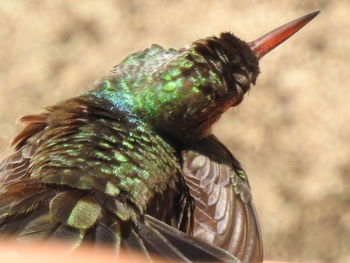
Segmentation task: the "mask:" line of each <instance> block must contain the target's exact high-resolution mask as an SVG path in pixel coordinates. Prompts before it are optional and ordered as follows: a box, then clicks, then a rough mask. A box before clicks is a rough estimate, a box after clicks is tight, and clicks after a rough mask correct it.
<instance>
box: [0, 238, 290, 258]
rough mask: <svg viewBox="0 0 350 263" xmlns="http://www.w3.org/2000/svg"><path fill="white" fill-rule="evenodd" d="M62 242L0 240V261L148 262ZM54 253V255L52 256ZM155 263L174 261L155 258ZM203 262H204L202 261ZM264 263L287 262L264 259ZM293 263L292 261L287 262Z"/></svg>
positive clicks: (129, 254) (137, 256)
mask: <svg viewBox="0 0 350 263" xmlns="http://www.w3.org/2000/svg"><path fill="white" fill-rule="evenodd" d="M67 249H68V250H69V248H67V247H66V246H65V245H64V244H61V243H56V244H51V245H47V244H46V245H45V244H40V243H16V242H9V241H8V240H6V241H4V240H2V241H0V262H11V263H48V262H49V263H62V262H64V263H109V262H118V263H148V262H149V261H148V260H147V259H145V257H144V256H141V255H139V254H137V253H125V252H122V253H121V255H120V256H116V254H115V253H114V252H113V251H112V250H110V249H105V248H96V247H91V246H85V247H82V248H80V249H78V250H76V251H75V252H74V253H68V252H67ZM52 255H55V256H52ZM153 259H154V258H153ZM156 262H157V263H176V262H175V261H170V260H165V259H160V258H157V261H156ZM203 263H204V262H203ZM264 263H288V262H282V261H281V262H280V261H278V262H277V261H264ZM289 263H293V262H289Z"/></svg>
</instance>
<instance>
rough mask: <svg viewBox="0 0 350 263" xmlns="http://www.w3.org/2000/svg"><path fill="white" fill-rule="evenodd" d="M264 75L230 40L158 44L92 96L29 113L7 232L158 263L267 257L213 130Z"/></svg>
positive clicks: (2, 188)
mask: <svg viewBox="0 0 350 263" xmlns="http://www.w3.org/2000/svg"><path fill="white" fill-rule="evenodd" d="M258 73H259V67H258V56H257V55H256V54H255V53H254V52H253V51H252V49H251V47H250V46H249V44H247V43H246V42H243V41H241V40H240V39H238V38H237V37H235V36H234V35H232V34H231V33H223V34H221V35H220V36H219V37H210V38H206V39H202V40H198V41H196V42H194V43H193V44H192V46H191V47H189V48H186V49H180V50H175V49H164V48H162V47H160V46H158V45H152V46H151V47H150V48H148V49H146V50H144V51H141V52H137V53H135V54H132V55H130V56H128V57H127V58H126V59H125V60H123V61H122V62H121V63H120V64H119V65H117V66H116V67H115V68H114V69H113V70H112V71H111V72H110V73H108V74H107V75H106V76H104V77H102V78H101V79H99V80H98V81H96V82H95V83H94V84H93V87H92V89H91V90H89V91H87V92H86V93H84V94H82V95H80V96H78V97H76V98H72V99H69V100H67V101H65V102H63V103H60V104H57V105H55V106H52V107H48V108H47V112H45V113H43V114H39V115H29V116H25V117H22V118H21V121H22V123H24V125H25V127H24V129H23V130H22V132H20V133H19V134H18V135H17V136H16V137H15V138H14V140H13V145H14V147H15V152H14V154H13V155H11V156H10V157H8V158H7V159H5V160H4V161H3V162H2V164H1V167H0V234H2V235H4V234H8V235H12V236H15V237H16V238H17V239H19V240H21V239H35V240H41V241H45V240H46V241H50V240H55V239H63V240H65V241H66V242H68V243H70V244H71V247H72V249H73V248H77V247H79V246H80V245H81V244H83V243H86V242H90V243H94V244H95V245H99V244H105V245H109V246H111V247H113V249H115V250H117V251H119V250H120V249H121V248H124V249H125V250H129V249H139V250H140V251H143V252H144V253H145V257H146V258H147V259H149V260H150V261H151V260H152V256H151V255H152V254H153V253H156V254H159V255H162V256H166V257H169V258H172V259H176V260H181V261H185V262H192V261H193V262H195V261H225V262H239V260H241V261H242V262H261V261H262V254H263V253H262V241H261V234H260V230H259V224H258V220H257V216H256V213H255V210H254V205H253V203H252V198H251V193H250V186H249V182H248V179H247V176H246V174H245V172H244V171H243V169H242V168H241V166H240V164H239V162H238V161H237V160H236V159H235V158H234V157H233V155H232V154H231V153H230V152H229V151H228V150H227V149H226V147H225V146H224V145H223V144H222V143H221V142H220V141H218V139H217V138H215V137H214V136H213V135H212V134H211V128H212V125H213V124H214V123H215V122H216V121H217V120H218V119H219V118H220V116H221V115H222V114H223V112H225V111H226V110H227V109H228V108H230V107H231V106H235V105H237V104H239V103H240V102H241V101H242V99H243V96H244V94H245V93H246V92H247V91H248V89H249V87H250V84H254V83H255V81H256V78H257V75H258ZM233 255H234V256H233Z"/></svg>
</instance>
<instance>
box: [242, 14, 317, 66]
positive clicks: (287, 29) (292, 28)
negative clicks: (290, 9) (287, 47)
mask: <svg viewBox="0 0 350 263" xmlns="http://www.w3.org/2000/svg"><path fill="white" fill-rule="evenodd" d="M318 13H320V11H315V12H312V13H309V14H307V15H305V16H302V17H300V18H297V19H295V20H293V21H290V22H289V23H287V24H285V25H283V26H280V27H279V28H276V29H275V30H272V31H271V32H269V33H267V34H266V35H264V36H262V37H259V38H258V39H256V40H254V41H251V42H249V43H248V44H249V46H250V48H251V49H252V50H253V51H254V52H255V54H256V56H257V57H258V59H261V58H262V57H263V56H264V55H265V54H266V53H268V52H269V51H271V50H272V49H274V48H275V47H277V46H278V45H279V44H281V43H282V42H284V41H285V40H286V39H288V38H289V37H291V36H292V35H294V33H296V32H297V31H299V29H301V28H302V27H303V26H305V25H306V24H307V23H309V22H310V21H311V20H312V19H313V18H314V17H315V16H317V15H318Z"/></svg>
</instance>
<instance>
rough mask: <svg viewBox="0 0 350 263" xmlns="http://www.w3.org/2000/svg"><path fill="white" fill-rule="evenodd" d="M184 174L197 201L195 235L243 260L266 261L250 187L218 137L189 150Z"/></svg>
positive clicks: (186, 151) (210, 138) (193, 146)
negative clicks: (263, 259) (263, 258)
mask: <svg viewBox="0 0 350 263" xmlns="http://www.w3.org/2000/svg"><path fill="white" fill-rule="evenodd" d="M182 157H183V174H184V177H185V181H186V184H187V186H188V188H189V190H190V194H191V196H192V197H193V198H194V200H195V209H194V228H193V235H194V237H197V238H199V239H201V240H203V241H206V242H208V243H211V244H215V245H216V246H218V247H221V248H222V249H225V250H227V251H229V252H230V253H232V254H233V255H235V256H236V257H237V258H239V259H240V260H241V261H242V262H262V257H263V251H262V240H261V234H260V228H259V224H258V218H257V215H256V212H255V208H254V205H253V201H252V196H251V191H250V186H249V183H248V180H247V177H246V174H245V173H244V171H243V169H242V168H241V167H240V165H239V163H238V161H237V160H236V159H235V158H234V157H233V156H232V154H231V153H230V152H229V150H228V149H227V148H226V147H225V146H223V144H222V143H221V142H219V141H218V139H217V138H215V137H214V136H210V137H209V138H206V139H204V140H202V141H200V142H198V143H196V144H194V145H192V146H191V147H189V148H188V149H186V150H185V151H183V152H182Z"/></svg>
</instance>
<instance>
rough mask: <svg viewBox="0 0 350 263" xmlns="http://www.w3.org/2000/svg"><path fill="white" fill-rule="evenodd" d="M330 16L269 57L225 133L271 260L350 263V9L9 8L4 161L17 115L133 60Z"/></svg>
mask: <svg viewBox="0 0 350 263" xmlns="http://www.w3.org/2000/svg"><path fill="white" fill-rule="evenodd" d="M318 9H319V10H321V11H322V12H321V14H320V15H319V16H318V17H316V18H315V19H314V21H312V22H311V23H310V24H309V25H307V26H306V27H305V28H304V29H302V30H301V31H300V32H299V33H297V35H295V36H294V37H293V38H291V39H290V40H288V41H287V42H286V43H285V44H283V45H282V46H281V47H279V48H277V49H276V50H274V51H273V52H272V53H271V54H268V55H267V56H266V57H264V58H263V59H262V61H261V64H260V66H261V75H260V77H259V79H258V81H257V85H256V87H253V88H252V90H251V91H250V93H249V94H248V95H247V96H246V98H245V100H244V101H243V103H242V104H241V105H240V106H239V107H238V108H236V109H234V110H231V111H230V112H229V113H227V114H226V115H225V117H224V118H223V120H221V121H220V123H219V124H218V125H217V127H216V129H215V133H216V134H217V135H218V136H219V137H220V138H221V139H222V140H223V141H224V142H225V143H226V144H227V145H228V146H229V147H230V149H231V150H232V152H233V153H234V154H235V155H236V156H237V158H238V159H239V160H240V161H241V162H242V164H243V166H244V167H245V169H246V170H247V172H248V174H249V176H250V181H251V184H252V188H253V191H254V193H253V194H254V198H255V201H256V206H257V210H258V213H259V216H260V219H261V226H262V232H263V239H264V242H265V254H266V258H269V259H283V260H293V261H299V260H301V261H314V260H323V261H328V262H334V261H338V262H350V252H349V243H350V209H349V204H350V189H349V185H350V176H349V174H350V161H349V158H348V156H350V144H349V141H350V114H349V113H350V103H349V102H348V98H349V96H350V80H349V78H350V74H349V69H350V41H349V40H348V37H349V28H350V11H349V10H350V2H349V1H348V0H338V1H325V0H319V1H311V0H305V1H302V0H300V1H292V0H290V1H287V0H284V1H261V0H259V1H258V0H249V1H229V0H222V1H211V0H181V1H180V0H179V1H170V0H168V1H165V0H163V1H161V0H157V1H156V0H153V1H131V0H124V1H121V0H120V1H113V0H106V1H93V0H85V1H57V0H54V1H40V0H38V1H35V0H31V1H29V0H27V1H26V0H22V1H20V0H1V1H0V40H1V42H0V47H1V49H0V92H1V96H0V105H1V106H0V107H1V110H0V147H1V149H2V151H1V154H0V156H1V157H2V158H3V157H5V155H7V154H8V153H9V152H10V151H9V150H8V148H7V147H8V142H9V140H10V138H11V137H12V136H13V135H14V134H15V133H16V132H17V131H18V130H19V129H20V127H19V126H18V125H15V119H16V118H18V117H19V116H20V115H23V114H28V113H35V112H39V110H40V108H41V107H43V106H45V105H50V104H54V103H57V102H58V101H61V100H64V99H67V98H69V97H72V96H74V95H78V94H79V93H81V92H83V91H85V90H87V88H88V85H89V84H90V83H92V82H93V81H94V80H95V79H96V78H98V77H99V76H101V75H103V74H104V73H105V72H106V71H107V70H109V69H110V68H111V67H112V66H113V65H114V64H117V63H119V61H120V60H121V59H123V58H124V57H125V56H126V55H128V54H130V53H131V52H134V51H137V50H141V49H144V48H146V47H148V46H150V44H151V43H158V44H161V45H163V46H166V47H175V48H179V47H182V46H184V45H185V44H189V43H191V42H192V41H193V40H196V39H198V38H202V37H206V36H210V35H213V34H219V33H220V32H222V31H232V32H234V33H235V34H236V35H237V36H239V37H241V38H242V39H246V40H252V39H254V38H256V37H258V36H260V35H261V34H264V33H266V32H267V31H269V30H271V29H273V28H274V27H276V26H279V25H281V24H283V23H285V22H288V21H289V20H291V19H294V18H297V17H299V16H301V15H304V14H305V13H308V12H310V11H313V10H318Z"/></svg>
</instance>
